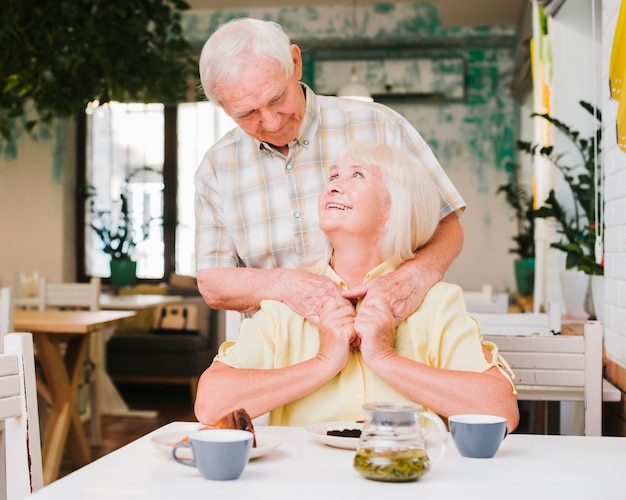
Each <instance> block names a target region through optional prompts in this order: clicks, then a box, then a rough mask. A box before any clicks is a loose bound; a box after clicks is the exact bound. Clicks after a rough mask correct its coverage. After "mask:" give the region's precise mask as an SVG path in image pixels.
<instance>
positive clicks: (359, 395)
mask: <svg viewBox="0 0 626 500" xmlns="http://www.w3.org/2000/svg"><path fill="white" fill-rule="evenodd" d="M354 399H356V400H357V401H361V400H362V399H363V394H361V393H360V392H355V393H354Z"/></svg>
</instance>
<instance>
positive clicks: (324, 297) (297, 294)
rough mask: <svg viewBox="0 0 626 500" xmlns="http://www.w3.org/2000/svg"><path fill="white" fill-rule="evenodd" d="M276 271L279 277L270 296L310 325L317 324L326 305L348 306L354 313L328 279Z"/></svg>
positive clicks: (286, 270) (310, 274) (289, 270)
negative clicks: (275, 297)
mask: <svg viewBox="0 0 626 500" xmlns="http://www.w3.org/2000/svg"><path fill="white" fill-rule="evenodd" d="M276 271H277V272H280V273H281V276H280V279H279V280H278V281H277V282H276V284H275V285H274V287H275V290H274V293H273V294H272V296H278V297H280V300H281V301H283V302H285V303H286V304H287V305H288V306H289V307H291V309H293V310H294V311H295V312H297V313H298V314H299V315H301V316H304V317H305V318H306V319H308V320H309V321H310V322H311V323H313V324H315V325H317V324H318V322H319V321H320V316H321V315H322V310H324V309H325V306H326V304H327V303H330V304H333V306H334V307H340V306H348V307H350V308H352V311H354V307H353V306H352V303H351V302H350V300H348V299H347V298H344V297H342V295H341V288H340V287H339V285H337V284H336V283H334V282H333V281H332V280H331V279H330V278H328V277H326V276H322V275H319V274H313V273H308V272H305V271H298V270H294V269H281V270H276Z"/></svg>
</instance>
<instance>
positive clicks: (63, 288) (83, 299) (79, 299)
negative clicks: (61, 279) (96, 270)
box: [39, 278, 101, 311]
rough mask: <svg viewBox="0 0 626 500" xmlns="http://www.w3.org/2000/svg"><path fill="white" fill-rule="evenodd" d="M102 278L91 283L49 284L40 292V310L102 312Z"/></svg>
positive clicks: (94, 279)
mask: <svg viewBox="0 0 626 500" xmlns="http://www.w3.org/2000/svg"><path fill="white" fill-rule="evenodd" d="M100 293H101V283H100V278H91V281H90V282H89V283H47V282H46V281H45V280H43V286H42V287H41V289H40V292H39V298H40V301H39V309H51V308H56V309H87V310H89V311H99V310H100Z"/></svg>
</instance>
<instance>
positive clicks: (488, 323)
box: [468, 302, 561, 335]
mask: <svg viewBox="0 0 626 500" xmlns="http://www.w3.org/2000/svg"><path fill="white" fill-rule="evenodd" d="M468 312H469V314H470V316H472V317H473V318H475V319H476V320H478V322H479V323H480V332H481V334H483V335H534V334H539V335H555V334H559V333H561V305H560V304H559V303H558V302H553V303H550V304H548V312H545V313H503V314H500V313H487V312H484V313H481V312H472V311H468Z"/></svg>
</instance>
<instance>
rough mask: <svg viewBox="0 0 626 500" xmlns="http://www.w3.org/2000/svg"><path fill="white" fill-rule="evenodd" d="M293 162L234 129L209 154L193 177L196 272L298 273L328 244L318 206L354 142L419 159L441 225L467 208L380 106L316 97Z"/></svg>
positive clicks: (411, 133) (413, 137)
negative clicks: (331, 173)
mask: <svg viewBox="0 0 626 500" xmlns="http://www.w3.org/2000/svg"><path fill="white" fill-rule="evenodd" d="M305 88H306V112H305V115H304V118H303V121H302V124H301V126H300V130H299V131H298V136H297V137H296V138H295V139H294V140H293V141H292V142H291V143H290V144H289V152H288V154H287V156H285V155H283V154H281V153H279V152H277V151H276V150H274V149H272V148H271V146H270V145H268V144H265V143H262V142H259V141H257V140H256V139H253V138H251V137H249V136H248V135H247V134H246V133H245V132H243V130H241V129H240V128H239V127H236V128H235V129H233V130H232V131H230V132H229V133H228V134H226V135H225V136H224V137H223V138H221V139H220V140H219V141H218V142H217V143H216V144H215V145H214V146H213V147H211V148H210V149H209V151H208V152H207V153H206V155H205V157H204V159H203V160H202V163H201V165H200V167H199V168H198V171H197V172H196V175H195V188H196V194H195V211H196V268H197V269H205V268H214V267H235V266H245V267H253V268H262V269H272V268H278V267H287V268H295V267H296V266H297V265H298V262H299V261H300V259H301V258H303V257H306V256H307V255H308V254H309V252H310V251H311V250H312V249H314V248H316V247H317V244H318V243H319V242H320V240H321V239H323V238H324V236H323V233H322V231H321V230H320V228H319V223H318V212H317V199H318V196H319V194H320V192H321V190H322V188H323V187H324V185H325V184H326V179H327V174H328V169H329V167H330V165H331V164H332V162H333V161H334V160H335V159H336V158H337V157H338V156H339V154H340V153H341V152H342V150H343V149H344V147H345V146H346V145H347V144H348V143H349V142H351V141H355V140H366V141H372V142H382V143H386V144H394V145H396V146H399V147H401V148H403V149H405V150H410V151H412V152H413V153H415V154H416V155H417V156H418V157H419V158H420V160H421V161H422V163H423V164H424V165H425V166H426V167H427V168H428V170H429V172H430V174H431V176H432V178H433V179H434V181H435V183H436V184H437V186H438V188H439V192H440V197H441V217H442V218H443V217H445V216H446V215H448V214H450V213H452V212H456V213H457V214H460V213H461V212H462V210H463V209H464V207H465V202H464V201H463V198H462V197H461V195H460V194H459V193H458V192H457V190H456V188H455V187H454V185H453V184H452V182H451V181H450V179H449V178H448V176H447V175H446V173H445V172H444V171H443V169H442V168H441V166H440V165H439V162H438V161H437V159H436V158H435V156H434V155H433V153H432V151H431V149H430V148H429V147H428V145H427V144H426V142H425V141H424V139H423V138H422V137H421V136H420V134H419V133H418V132H417V131H416V130H415V129H414V128H413V127H412V126H411V124H410V123H409V122H408V121H407V120H406V119H405V118H404V117H402V116H401V115H400V114H398V113H397V112H395V111H393V110H391V109H390V108H387V107H385V106H383V105H381V104H377V103H366V102H362V101H357V100H353V99H341V98H337V97H330V96H317V95H315V94H314V93H313V91H312V90H311V89H309V88H308V87H306V86H305Z"/></svg>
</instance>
